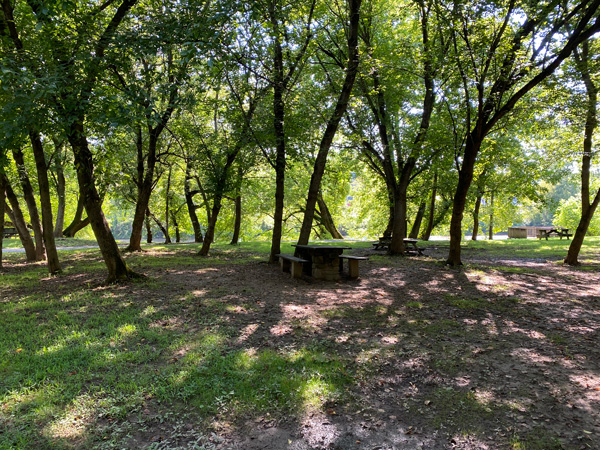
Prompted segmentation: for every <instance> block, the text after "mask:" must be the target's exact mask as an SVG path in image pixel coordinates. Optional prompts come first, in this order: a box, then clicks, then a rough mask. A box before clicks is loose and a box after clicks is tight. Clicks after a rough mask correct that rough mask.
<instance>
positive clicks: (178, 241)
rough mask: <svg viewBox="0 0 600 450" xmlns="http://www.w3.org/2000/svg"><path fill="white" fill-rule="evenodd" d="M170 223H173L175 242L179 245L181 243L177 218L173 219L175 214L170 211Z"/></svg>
mask: <svg viewBox="0 0 600 450" xmlns="http://www.w3.org/2000/svg"><path fill="white" fill-rule="evenodd" d="M171 222H173V227H174V228H175V242H177V243H178V244H179V243H180V242H181V232H180V231H179V224H178V223H177V217H175V213H174V212H173V211H171Z"/></svg>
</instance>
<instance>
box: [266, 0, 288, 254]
mask: <svg viewBox="0 0 600 450" xmlns="http://www.w3.org/2000/svg"><path fill="white" fill-rule="evenodd" d="M269 13H270V16H271V23H272V24H273V26H274V30H273V31H274V35H275V36H274V37H275V39H274V41H273V51H274V53H273V130H274V132H275V152H276V153H275V155H276V156H275V210H274V212H273V235H272V237H271V253H270V254H269V262H270V263H271V264H275V263H277V262H278V261H279V258H278V257H277V256H276V255H277V254H279V253H281V236H282V233H283V208H284V197H285V167H286V148H285V129H284V123H285V105H284V102H283V94H284V90H285V88H286V86H285V80H284V75H283V49H282V48H281V36H280V30H279V20H278V18H277V14H276V12H275V6H274V4H273V3H271V8H270V11H269Z"/></svg>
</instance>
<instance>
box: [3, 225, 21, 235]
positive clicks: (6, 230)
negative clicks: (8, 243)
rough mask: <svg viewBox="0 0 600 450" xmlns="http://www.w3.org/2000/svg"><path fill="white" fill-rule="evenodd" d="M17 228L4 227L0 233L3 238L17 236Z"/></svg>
mask: <svg viewBox="0 0 600 450" xmlns="http://www.w3.org/2000/svg"><path fill="white" fill-rule="evenodd" d="M18 235H19V234H18V233H17V229H16V228H13V227H4V232H3V233H2V237H3V238H9V237H13V236H18Z"/></svg>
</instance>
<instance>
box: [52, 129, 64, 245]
mask: <svg viewBox="0 0 600 450" xmlns="http://www.w3.org/2000/svg"><path fill="white" fill-rule="evenodd" d="M54 147H55V149H56V155H55V158H54V161H55V163H54V167H55V170H56V178H55V180H56V196H57V197H58V206H57V208H56V220H55V222H54V237H55V238H61V237H63V228H64V227H65V207H66V189H65V188H66V184H67V182H66V180H65V171H64V160H63V143H62V142H58V140H54Z"/></svg>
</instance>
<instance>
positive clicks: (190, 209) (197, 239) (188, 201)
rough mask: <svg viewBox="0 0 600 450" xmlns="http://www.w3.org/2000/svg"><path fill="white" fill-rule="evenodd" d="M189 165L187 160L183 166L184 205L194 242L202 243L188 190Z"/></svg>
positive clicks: (194, 209)
mask: <svg viewBox="0 0 600 450" xmlns="http://www.w3.org/2000/svg"><path fill="white" fill-rule="evenodd" d="M190 164H191V162H190V159H189V158H188V160H187V161H186V166H185V182H184V187H183V189H184V194H185V204H186V205H187V210H188V214H189V216H190V221H191V222H192V227H193V228H194V242H202V228H200V222H199V221H198V215H197V214H196V205H195V204H194V195H193V193H192V191H191V188H190V181H191V179H192V176H191V170H192V169H191V166H190Z"/></svg>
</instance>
